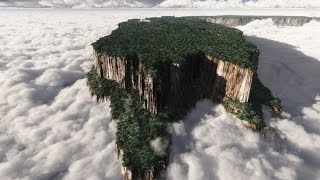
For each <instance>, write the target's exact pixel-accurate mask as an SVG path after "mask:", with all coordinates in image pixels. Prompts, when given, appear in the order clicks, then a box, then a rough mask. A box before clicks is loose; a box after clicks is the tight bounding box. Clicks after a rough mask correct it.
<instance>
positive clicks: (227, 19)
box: [201, 16, 320, 27]
mask: <svg viewBox="0 0 320 180" xmlns="http://www.w3.org/2000/svg"><path fill="white" fill-rule="evenodd" d="M201 18H203V19H205V20H206V21H207V22H211V23H216V24H222V25H225V26H230V27H234V26H244V25H246V24H248V23H250V22H252V21H255V20H262V19H268V18H271V19H272V21H273V23H274V24H275V25H278V26H303V25H304V24H306V23H309V22H310V21H311V20H315V21H320V18H316V17H304V16H207V17H201Z"/></svg>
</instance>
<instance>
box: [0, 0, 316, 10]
mask: <svg viewBox="0 0 320 180" xmlns="http://www.w3.org/2000/svg"><path fill="white" fill-rule="evenodd" d="M1 6H4V7H72V8H92V7H94V8H101V7H103V8H106V7H138V8H141V7H158V8H167V7H182V8H320V1H317V0H316V1H310V0H0V7H1Z"/></svg>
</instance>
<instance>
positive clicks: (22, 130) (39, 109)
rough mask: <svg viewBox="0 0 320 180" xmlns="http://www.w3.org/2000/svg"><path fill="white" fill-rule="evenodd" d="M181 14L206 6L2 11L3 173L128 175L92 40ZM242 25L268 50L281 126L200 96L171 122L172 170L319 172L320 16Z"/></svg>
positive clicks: (278, 175)
mask: <svg viewBox="0 0 320 180" xmlns="http://www.w3.org/2000/svg"><path fill="white" fill-rule="evenodd" d="M210 12H211V13H212V11H211V10H210ZM174 13H175V14H176V15H179V16H181V15H192V14H197V13H198V15H199V14H203V13H204V11H188V13H192V14H186V11H184V10H183V11H179V10H174V11H173V10H161V11H155V10H134V11H133V10H131V11H127V10H108V11H105V10H103V11H101V10H94V11H86V10H80V11H71V10H3V11H0V29H1V31H0V89H1V91H0V99H1V101H0V117H1V118H0V121H1V122H0V179H120V178H121V176H120V162H119V161H118V160H117V159H116V155H115V154H114V147H115V146H114V145H115V144H114V143H115V131H116V130H115V124H114V122H113V121H111V118H110V109H109V108H108V103H107V102H106V103H100V104H97V103H94V102H93V101H92V100H91V97H90V95H89V91H88V88H87V86H86V82H85V79H84V76H85V72H86V71H88V70H89V69H90V67H91V65H92V62H91V58H92V48H91V46H90V44H91V43H92V42H94V41H95V40H96V39H97V38H99V37H102V36H104V35H106V34H108V33H110V32H111V30H112V29H114V28H116V25H117V23H118V22H121V21H124V20H126V19H129V18H141V17H146V16H161V15H174ZM283 13H284V14H287V12H283ZM238 28H239V29H241V30H243V31H244V32H245V34H246V35H247V38H248V40H250V41H252V42H253V43H255V44H257V46H258V48H259V49H260V51H261V56H260V57H261V58H260V60H261V61H260V64H259V69H258V73H259V76H260V78H261V80H262V82H263V83H264V84H266V85H267V86H268V87H269V88H270V89H272V91H273V92H274V93H275V95H276V96H279V97H280V98H281V100H282V101H283V105H284V113H283V114H282V115H283V117H282V118H271V117H270V116H268V114H266V116H267V117H266V120H267V123H268V124H269V125H270V126H271V127H272V128H273V130H274V131H270V137H271V138H262V137H260V136H259V135H258V134H257V133H254V132H252V131H251V130H248V129H246V128H245V127H243V126H242V125H241V124H239V123H238V122H237V121H235V120H234V119H233V118H232V117H230V116H229V115H228V114H227V113H226V112H225V110H224V108H223V107H222V106H221V105H214V104H212V103H211V102H210V101H208V100H204V101H201V102H199V103H198V104H197V106H196V107H195V108H194V109H193V110H192V111H191V112H190V113H189V114H188V115H187V116H186V117H185V118H184V120H183V121H181V122H177V123H174V124H172V126H171V129H172V130H171V133H172V134H173V136H172V146H171V152H170V155H171V159H170V164H169V167H168V173H167V176H168V178H169V179H174V180H180V179H186V180H187V179H190V180H196V179H201V180H202V179H204V180H205V179H210V180H211V179H285V180H290V179H317V177H320V172H319V169H320V154H319V152H320V144H319V142H320V134H319V132H320V125H319V121H320V119H319V117H320V92H319V89H320V87H319V84H320V82H319V80H320V78H319V77H320V74H319V73H320V71H319V69H320V65H319V59H320V54H319V51H318V50H319V49H320V47H319V45H320V38H319V34H320V32H319V30H320V23H319V22H315V21H312V22H310V23H308V24H306V25H304V26H302V27H277V26H275V25H273V23H272V21H270V20H262V21H254V22H252V23H250V24H248V25H246V26H243V27H238ZM272 135H274V136H272ZM277 138H280V139H281V141H279V142H280V144H279V143H276V142H277V141H274V140H272V139H277ZM157 142H161V141H155V142H154V147H162V145H163V144H162V143H157ZM283 142H285V143H283ZM281 143H282V144H281ZM159 145H160V146H159Z"/></svg>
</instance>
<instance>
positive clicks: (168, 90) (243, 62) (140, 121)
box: [87, 17, 281, 179]
mask: <svg viewBox="0 0 320 180" xmlns="http://www.w3.org/2000/svg"><path fill="white" fill-rule="evenodd" d="M92 45H93V49H94V67H93V69H92V70H91V71H90V72H89V73H88V75H87V78H88V85H89V87H90V90H91V93H92V95H96V96H97V99H98V100H99V99H103V98H110V100H111V108H112V116H113V118H114V119H117V141H116V143H117V152H118V155H119V156H121V157H122V161H123V169H124V172H123V174H124V178H126V179H152V178H153V177H154V176H159V175H161V171H162V170H164V169H165V168H166V164H167V161H168V145H169V144H170V135H169V134H168V132H167V130H166V129H167V123H168V122H172V121H175V120H179V119H180V118H182V117H183V116H184V115H185V113H186V112H187V111H188V110H189V109H190V108H191V107H193V106H194V105H195V103H196V102H197V101H198V100H200V99H203V98H211V99H212V100H214V101H218V102H221V103H223V104H224V105H225V107H226V109H227V110H228V111H229V112H230V113H232V114H234V115H235V116H236V117H238V118H239V119H241V120H244V121H245V122H246V125H248V126H249V127H251V128H253V129H257V130H259V129H261V128H263V127H264V126H265V125H264V122H263V119H262V110H261V106H262V104H265V105H267V106H269V107H270V108H271V109H272V110H273V111H274V112H280V111H281V106H280V101H279V99H277V98H274V97H273V96H272V94H271V92H270V90H268V89H267V88H266V87H265V86H263V85H262V83H261V82H260V81H259V79H258V75H257V66H258V56H259V50H258V49H257V47H256V46H255V45H253V44H251V43H250V42H248V41H246V39H245V38H244V36H243V35H242V32H241V31H239V30H237V29H234V28H229V27H225V26H222V25H218V24H213V23H209V22H206V21H205V20H201V19H199V18H176V17H162V18H148V19H145V20H139V19H133V20H129V21H127V22H122V23H120V24H119V27H118V29H116V30H114V31H112V33H111V34H110V35H108V36H105V37H102V38H100V39H99V40H98V41H97V42H95V43H93V44H92Z"/></svg>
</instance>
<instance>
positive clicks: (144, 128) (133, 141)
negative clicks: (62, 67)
mask: <svg viewBox="0 0 320 180" xmlns="http://www.w3.org/2000/svg"><path fill="white" fill-rule="evenodd" d="M87 80H88V85H89V88H90V91H91V93H92V95H96V96H97V98H98V99H102V98H104V97H108V98H110V101H111V104H110V106H111V109H112V111H111V114H112V117H113V119H116V120H117V132H116V144H117V147H119V148H120V149H121V150H122V151H123V157H122V160H123V165H124V166H125V167H127V168H128V169H130V170H131V171H132V172H133V176H134V177H138V176H141V175H143V173H145V172H146V171H148V170H153V171H154V172H155V173H156V172H158V171H157V170H161V169H163V168H164V167H165V165H166V161H167V158H168V155H167V153H166V154H165V155H159V154H156V153H155V152H154V150H153V149H152V147H151V145H150V142H151V141H152V140H154V139H156V138H158V137H161V138H164V139H166V138H167V137H168V134H167V131H166V127H167V116H166V115H165V114H157V115H155V114H152V113H150V112H148V111H147V110H145V109H144V108H143V106H142V103H141V102H140V101H139V97H138V95H137V93H135V92H131V91H127V90H124V89H121V88H120V87H119V85H118V84H117V83H116V82H114V81H112V80H108V79H102V78H100V77H99V76H98V75H97V73H96V71H95V69H94V68H92V70H91V71H89V72H88V73H87Z"/></svg>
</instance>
